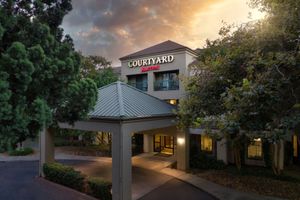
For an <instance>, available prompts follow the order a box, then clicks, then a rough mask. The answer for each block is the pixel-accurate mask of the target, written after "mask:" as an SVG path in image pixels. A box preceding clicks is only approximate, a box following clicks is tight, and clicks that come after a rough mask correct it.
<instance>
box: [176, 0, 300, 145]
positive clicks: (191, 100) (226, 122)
mask: <svg viewBox="0 0 300 200" xmlns="http://www.w3.org/2000/svg"><path fill="white" fill-rule="evenodd" d="M251 5H252V6H255V7H259V8H260V9H262V10H264V11H266V12H267V16H266V17H265V18H264V19H263V20H260V21H256V22H250V23H248V24H243V25H241V26H224V27H223V28H222V29H221V30H220V38H219V39H217V40H215V41H207V46H206V48H205V49H203V50H202V51H201V52H200V54H199V56H198V60H197V62H196V63H194V64H193V65H192V66H191V70H192V71H193V72H194V73H195V76H193V77H191V78H188V79H187V81H186V84H185V85H186V90H187V92H188V98H187V99H186V100H183V101H182V102H180V103H181V105H180V106H179V112H178V116H179V117H178V119H179V125H180V126H181V127H182V126H183V127H189V126H204V127H205V128H207V129H211V128H219V129H220V130H221V131H222V133H223V134H225V135H228V134H235V135H236V136H238V135H239V134H245V135H247V136H248V137H250V138H253V137H263V138H268V140H270V141H274V142H276V141H278V140H279V139H281V138H283V137H284V135H285V134H287V133H289V131H290V130H291V129H294V128H295V127H296V125H297V124H299V123H300V109H298V106H297V105H298V104H299V99H300V68H299V66H300V51H299V44H300V43H299V41H300V40H299V32H300V24H299V11H298V10H297V8H298V7H299V6H300V2H299V1H293V0H287V1H284V2H282V1H278V0H252V1H251ZM229 138H230V137H229Z"/></svg>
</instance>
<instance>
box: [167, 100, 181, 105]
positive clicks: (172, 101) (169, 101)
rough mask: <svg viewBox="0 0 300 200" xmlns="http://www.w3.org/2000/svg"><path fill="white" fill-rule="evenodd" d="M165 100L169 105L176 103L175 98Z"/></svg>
mask: <svg viewBox="0 0 300 200" xmlns="http://www.w3.org/2000/svg"><path fill="white" fill-rule="evenodd" d="M166 102H168V103H169V104H171V105H177V104H178V100H177V99H167V100H166Z"/></svg>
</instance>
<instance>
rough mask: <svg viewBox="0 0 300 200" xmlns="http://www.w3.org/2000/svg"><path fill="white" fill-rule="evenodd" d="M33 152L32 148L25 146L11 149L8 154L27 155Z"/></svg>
mask: <svg viewBox="0 0 300 200" xmlns="http://www.w3.org/2000/svg"><path fill="white" fill-rule="evenodd" d="M32 153H33V149H32V148H28V147H27V148H23V149H16V150H13V151H9V152H8V154H9V155H10V156H26V155H29V154H32Z"/></svg>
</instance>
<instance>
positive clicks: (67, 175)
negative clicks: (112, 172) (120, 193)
mask: <svg viewBox="0 0 300 200" xmlns="http://www.w3.org/2000/svg"><path fill="white" fill-rule="evenodd" d="M43 171H44V174H45V178H46V179H48V180H50V181H53V182H55V183H58V184H61V185H64V186H67V187H70V188H73V189H75V190H78V191H80V192H84V193H87V194H89V195H91V196H94V197H96V198H99V199H101V200H111V199H112V195H111V188H112V184H111V182H109V181H105V180H103V179H100V178H88V177H87V176H86V175H84V174H82V173H81V172H79V171H75V170H74V169H73V168H72V167H69V166H65V165H63V164H60V163H46V164H44V166H43Z"/></svg>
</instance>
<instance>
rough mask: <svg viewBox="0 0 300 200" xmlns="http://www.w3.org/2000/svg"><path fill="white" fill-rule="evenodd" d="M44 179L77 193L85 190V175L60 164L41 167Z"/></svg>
mask: <svg viewBox="0 0 300 200" xmlns="http://www.w3.org/2000/svg"><path fill="white" fill-rule="evenodd" d="M43 171H44V174H45V178H46V179H48V180H50V181H53V182H55V183H58V184H62V185H65V186H67V187H70V188H73V189H75V190H78V191H84V190H85V175H83V174H82V173H81V172H79V171H75V170H74V169H73V168H72V167H68V166H65V165H62V164H60V163H46V164H44V166H43Z"/></svg>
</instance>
